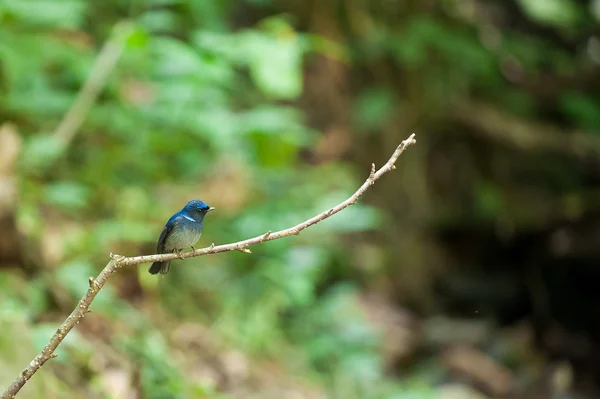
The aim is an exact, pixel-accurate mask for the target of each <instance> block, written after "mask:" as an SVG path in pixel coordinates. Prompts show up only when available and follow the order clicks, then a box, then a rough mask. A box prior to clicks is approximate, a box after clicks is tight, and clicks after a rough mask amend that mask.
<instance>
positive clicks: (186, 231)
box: [165, 222, 202, 251]
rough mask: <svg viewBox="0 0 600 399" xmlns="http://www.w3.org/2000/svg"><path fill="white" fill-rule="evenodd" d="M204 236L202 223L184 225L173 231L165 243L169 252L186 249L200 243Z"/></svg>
mask: <svg viewBox="0 0 600 399" xmlns="http://www.w3.org/2000/svg"><path fill="white" fill-rule="evenodd" d="M201 235H202V223H197V222H194V223H189V224H188V223H185V224H184V223H182V224H180V225H179V226H177V227H176V228H174V229H173V230H172V231H171V234H169V236H168V237H167V239H166V241H165V249H167V250H168V251H173V250H180V249H185V248H189V247H191V246H193V245H194V244H196V242H198V240H199V239H200V236H201Z"/></svg>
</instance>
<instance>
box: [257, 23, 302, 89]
mask: <svg viewBox="0 0 600 399" xmlns="http://www.w3.org/2000/svg"><path fill="white" fill-rule="evenodd" d="M245 46H246V49H247V51H248V55H249V60H248V65H249V68H250V75H251V76H252V79H253V80H254V82H255V83H256V85H257V86H258V88H259V89H260V90H261V91H262V92H263V93H264V94H266V95H267V96H269V97H272V98H276V99H288V100H289V99H295V98H297V97H298V96H299V95H300V94H301V92H302V51H301V48H300V45H299V42H298V40H297V37H296V36H295V35H286V36H283V37H272V36H266V35H262V34H256V33H252V34H247V35H246V37H245Z"/></svg>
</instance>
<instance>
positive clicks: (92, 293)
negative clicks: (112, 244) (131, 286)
mask: <svg viewBox="0 0 600 399" xmlns="http://www.w3.org/2000/svg"><path fill="white" fill-rule="evenodd" d="M415 143H416V141H415V135H414V134H412V135H411V136H410V137H409V138H408V139H406V140H404V141H403V142H402V143H401V144H400V145H399V146H398V148H396V151H394V153H393V154H392V156H391V158H390V159H389V160H388V161H387V162H386V164H385V165H383V166H382V167H381V168H380V169H379V170H378V171H376V172H375V167H374V165H373V166H372V168H371V173H370V174H369V177H368V178H367V180H366V181H365V182H364V183H363V185H362V186H360V188H359V189H358V190H356V192H355V193H354V194H352V196H351V197H350V198H348V199H347V200H345V201H344V202H342V203H341V204H339V205H336V206H335V207H333V208H331V209H329V210H327V211H325V212H322V213H320V214H318V215H316V216H314V217H312V218H310V219H308V220H307V221H305V222H302V223H300V224H298V225H296V226H293V227H290V228H287V229H285V230H280V231H276V232H271V231H270V230H269V231H268V232H266V233H263V234H261V235H259V236H256V237H253V238H250V239H247V240H244V241H239V242H234V243H231V244H225V245H215V244H214V243H212V244H211V245H210V246H208V247H206V248H201V249H196V250H194V251H190V252H185V253H182V254H181V256H180V255H178V254H157V255H147V256H133V257H124V256H120V255H116V254H112V253H111V254H110V257H111V258H112V260H111V261H110V262H108V264H107V265H106V266H105V267H104V270H102V272H100V274H99V275H98V277H96V278H95V279H94V278H92V277H90V278H89V281H88V283H89V287H90V288H89V289H88V291H87V292H86V293H85V295H84V296H83V298H81V300H80V301H79V303H78V304H77V306H76V307H75V309H74V310H73V311H72V312H71V314H70V315H69V317H67V319H66V320H65V321H64V322H63V323H62V324H61V325H60V327H58V330H56V332H55V333H54V335H53V336H52V338H50V341H49V342H48V344H46V346H45V347H44V349H42V351H41V352H40V353H39V354H38V355H37V356H36V357H35V358H34V359H33V360H32V361H31V363H29V365H28V366H27V367H25V369H24V370H23V371H22V372H21V373H20V374H19V376H18V377H17V378H16V379H15V380H14V381H13V383H12V384H11V385H10V386H9V387H8V388H7V389H6V391H4V393H3V394H2V399H12V398H14V397H15V395H16V394H17V393H18V392H19V390H20V389H21V388H22V387H23V385H25V383H26V382H27V381H28V380H29V379H30V378H31V376H32V375H33V374H34V373H35V372H36V371H37V370H39V368H40V367H42V366H43V365H44V363H45V362H46V361H47V360H49V359H51V358H53V357H55V356H56V355H55V354H54V351H55V350H56V348H57V347H58V346H59V345H60V344H61V342H62V341H63V340H64V339H65V336H66V335H67V334H68V333H69V332H70V331H71V330H72V329H73V327H74V326H75V325H76V324H77V323H78V322H79V321H80V320H81V319H82V318H83V317H84V316H85V315H86V314H87V313H88V312H89V308H90V305H91V304H92V301H93V300H94V298H95V297H96V295H98V293H99V292H100V290H101V289H102V287H103V286H104V284H106V282H107V281H108V279H109V278H110V277H111V276H112V275H113V273H115V272H116V271H117V270H118V269H119V268H121V267H123V266H133V265H139V264H142V263H149V262H162V261H166V260H174V259H179V258H181V259H186V258H192V257H196V256H203V255H212V254H217V253H221V252H229V251H241V252H244V253H251V252H250V250H249V249H248V248H247V247H249V246H251V245H256V244H260V243H263V242H266V241H272V240H277V239H279V238H284V237H289V236H292V235H298V234H300V232H301V231H302V230H304V229H306V228H308V227H310V226H312V225H315V224H317V223H319V222H320V221H322V220H325V219H327V218H328V217H330V216H332V215H335V214H336V213H338V212H340V211H341V210H343V209H345V208H347V207H348V206H350V205H354V204H356V201H357V200H358V199H359V198H360V197H361V196H362V195H363V194H364V193H365V191H367V190H368V189H369V187H371V186H372V185H373V184H374V183H375V182H376V181H377V180H379V178H380V177H381V176H383V175H384V174H385V173H387V172H389V171H391V170H393V169H395V166H394V164H395V163H396V160H397V159H398V157H399V156H400V154H402V153H403V152H404V150H406V148H407V147H408V146H410V145H412V144H415Z"/></svg>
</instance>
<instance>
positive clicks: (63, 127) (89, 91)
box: [54, 22, 132, 148]
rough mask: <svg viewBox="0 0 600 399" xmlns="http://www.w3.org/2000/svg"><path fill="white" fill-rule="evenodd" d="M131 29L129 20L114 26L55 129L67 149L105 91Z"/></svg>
mask: <svg viewBox="0 0 600 399" xmlns="http://www.w3.org/2000/svg"><path fill="white" fill-rule="evenodd" d="M131 31H132V27H131V25H130V24H129V23H125V22H122V23H120V24H117V25H116V26H115V28H114V32H113V37H112V38H111V39H110V40H108V41H107V42H106V43H105V44H104V46H102V49H101V50H100V53H99V54H98V57H97V58H96V62H95V63H94V65H93V66H92V70H91V71H90V74H89V75H88V78H87V80H86V81H85V83H84V84H83V88H82V89H81V91H80V92H79V94H78V95H77V97H76V98H75V101H74V102H73V105H71V108H69V110H68V111H67V113H66V114H65V116H64V117H63V119H62V120H61V122H60V124H59V125H58V127H57V128H56V130H55V131H54V137H55V138H56V139H58V140H59V141H60V142H61V144H62V145H63V146H64V147H65V148H66V147H68V146H69V144H70V142H71V141H72V140H73V137H75V134H76V133H77V130H78V129H79V127H81V124H82V123H83V121H84V119H85V117H86V116H87V114H88V112H89V111H90V109H91V108H92V105H93V104H94V102H95V101H96V99H97V98H98V95H100V92H102V89H103V88H104V85H105V83H106V80H107V79H108V75H110V73H111V72H112V71H113V69H114V68H115V66H116V65H117V62H118V61H119V59H120V58H121V55H122V54H123V51H124V50H125V45H126V40H127V38H128V37H129V35H130V34H131Z"/></svg>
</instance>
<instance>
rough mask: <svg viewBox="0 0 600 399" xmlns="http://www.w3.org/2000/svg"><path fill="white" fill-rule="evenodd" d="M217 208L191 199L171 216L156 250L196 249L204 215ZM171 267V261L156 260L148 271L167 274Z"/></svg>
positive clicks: (164, 251) (179, 250)
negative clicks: (195, 245)
mask: <svg viewBox="0 0 600 399" xmlns="http://www.w3.org/2000/svg"><path fill="white" fill-rule="evenodd" d="M214 209H215V208H213V207H212V206H209V205H207V204H206V202H204V201H201V200H198V199H193V200H191V201H189V202H188V203H187V204H186V205H185V206H184V207H183V209H181V210H180V211H179V212H177V213H176V214H174V215H173V216H171V218H170V219H169V220H168V221H167V224H165V227H164V228H163V230H162V232H161V233H160V237H159V238H158V243H157V244H156V251H157V253H159V254H166V253H171V252H177V253H178V254H181V251H183V250H184V249H186V248H192V250H193V249H194V244H196V242H198V240H199V239H200V236H201V235H202V228H203V222H204V217H205V216H206V214H207V213H208V212H210V211H213V210H214ZM170 268H171V261H170V260H167V261H164V262H154V263H152V266H150V269H148V272H149V273H150V274H158V273H160V274H163V275H164V274H167V273H168V272H169V269H170Z"/></svg>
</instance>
